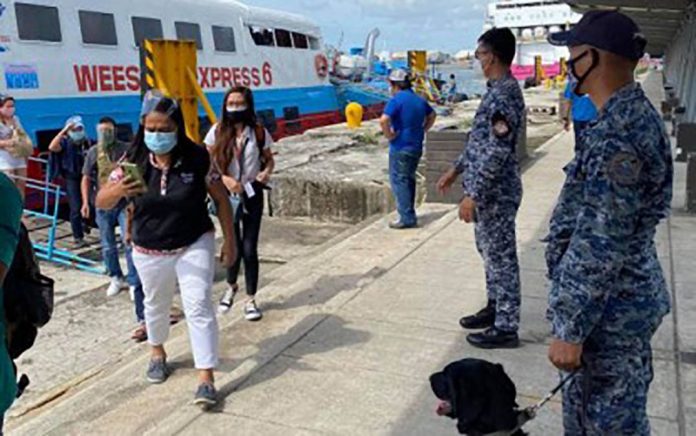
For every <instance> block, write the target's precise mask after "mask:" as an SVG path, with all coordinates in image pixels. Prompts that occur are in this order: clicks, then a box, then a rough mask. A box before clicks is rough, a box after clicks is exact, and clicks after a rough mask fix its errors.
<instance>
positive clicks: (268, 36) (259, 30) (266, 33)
mask: <svg viewBox="0 0 696 436" xmlns="http://www.w3.org/2000/svg"><path fill="white" fill-rule="evenodd" d="M249 31H250V32H251V38H252V39H253V40H254V43H256V45H268V46H274V45H275V43H274V42H273V31H272V30H271V29H266V28H264V27H260V26H249Z"/></svg>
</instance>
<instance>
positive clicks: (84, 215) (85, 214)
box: [80, 204, 89, 220]
mask: <svg viewBox="0 0 696 436" xmlns="http://www.w3.org/2000/svg"><path fill="white" fill-rule="evenodd" d="M80 214H81V215H82V218H84V219H86V220H88V219H89V205H88V204H83V205H82V208H80Z"/></svg>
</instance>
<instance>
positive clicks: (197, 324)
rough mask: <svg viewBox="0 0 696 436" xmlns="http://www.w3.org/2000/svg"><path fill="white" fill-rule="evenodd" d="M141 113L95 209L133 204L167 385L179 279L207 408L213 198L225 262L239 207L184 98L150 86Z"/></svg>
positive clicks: (136, 250)
mask: <svg viewBox="0 0 696 436" xmlns="http://www.w3.org/2000/svg"><path fill="white" fill-rule="evenodd" d="M141 115H142V124H141V126H140V129H139V131H138V134H137V135H136V137H135V139H134V141H133V144H132V145H131V147H130V149H129V150H128V153H127V154H126V161H127V162H124V163H121V166H120V168H118V169H116V170H114V172H113V173H112V174H111V177H110V181H109V182H108V183H107V185H106V186H104V187H103V188H102V189H101V190H100V191H99V193H98V194H97V199H96V206H97V207H98V208H101V209H111V208H113V207H115V206H116V205H117V204H118V202H119V201H120V200H121V199H122V198H128V199H129V200H130V202H131V203H132V226H131V227H132V228H130V229H129V231H130V237H131V240H132V243H133V262H134V264H135V267H136V269H137V270H138V273H139V275H140V279H141V281H142V284H143V291H144V293H145V323H146V325H147V334H148V341H149V342H150V345H151V346H152V357H151V360H150V364H149V366H148V369H147V379H148V380H149V381H150V382H151V383H162V382H164V381H165V380H166V379H167V377H168V375H169V373H170V370H169V367H168V366H167V354H166V352H165V350H164V343H165V341H166V340H167V337H168V335H169V309H170V307H171V305H172V299H173V297H174V293H175V288H176V285H177V282H178V283H179V287H180V289H181V299H182V301H183V305H184V312H185V313H186V321H187V324H188V328H189V336H190V339H191V347H192V348H193V360H194V364H195V366H196V368H197V369H198V380H199V385H198V390H197V391H196V396H195V400H194V402H195V403H196V404H200V405H202V406H205V407H207V406H210V405H213V404H215V403H216V401H217V398H216V397H217V393H216V391H215V387H214V377H213V370H214V368H215V367H216V366H217V364H218V324H217V319H216V316H215V310H214V304H213V300H212V285H213V278H214V273H215V237H214V226H213V222H212V221H211V219H210V217H209V215H208V210H207V206H206V197H207V195H208V194H210V196H211V197H212V198H213V200H214V201H215V202H216V205H217V209H218V211H219V212H218V216H219V218H220V221H221V223H222V230H223V233H224V243H223V247H222V254H221V258H222V261H223V265H225V266H228V265H232V263H233V262H234V260H235V257H236V253H235V243H234V235H233V234H232V231H233V230H232V229H233V226H232V211H231V208H230V204H229V201H228V199H227V193H226V192H225V187H224V186H223V184H222V182H221V181H220V177H219V175H218V174H217V173H215V172H214V171H210V157H209V156H208V153H207V152H206V150H205V149H204V148H203V147H201V146H199V145H197V144H195V143H194V142H193V141H191V140H190V139H189V138H188V137H187V136H186V131H185V124H184V117H183V114H182V112H181V109H180V107H179V105H178V104H177V102H176V101H175V100H173V99H171V98H168V97H164V96H162V95H161V94H159V93H157V92H152V91H151V92H149V93H148V94H147V95H146V96H145V99H144V101H143V110H142V113H141ZM130 164H135V165H134V166H133V165H130Z"/></svg>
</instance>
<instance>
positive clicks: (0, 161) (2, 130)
mask: <svg viewBox="0 0 696 436" xmlns="http://www.w3.org/2000/svg"><path fill="white" fill-rule="evenodd" d="M14 122H15V125H14V126H12V125H10V124H5V123H3V122H2V121H0V139H2V140H5V139H10V138H12V135H13V133H14V129H15V128H16V129H23V127H22V124H21V123H20V122H19V118H17V117H14ZM26 167H27V160H26V159H24V158H20V157H14V156H12V155H11V154H10V152H9V151H7V150H5V149H0V171H5V170H17V169H21V168H26Z"/></svg>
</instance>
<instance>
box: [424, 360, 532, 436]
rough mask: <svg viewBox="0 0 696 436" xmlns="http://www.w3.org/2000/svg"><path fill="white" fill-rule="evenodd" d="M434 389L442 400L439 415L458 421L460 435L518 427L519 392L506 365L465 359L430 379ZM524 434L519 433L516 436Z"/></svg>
mask: <svg viewBox="0 0 696 436" xmlns="http://www.w3.org/2000/svg"><path fill="white" fill-rule="evenodd" d="M430 386H431V387H432V389H433V392H434V393H435V396H436V397H437V398H439V399H440V404H439V405H438V408H437V413H438V415H442V416H448V417H450V418H452V419H456V420H457V430H459V433H460V434H468V435H486V434H490V433H496V432H505V431H513V430H514V429H515V428H516V427H517V426H518V416H519V415H520V411H519V410H518V408H517V403H516V402H515V398H516V397H517V391H516V389H515V385H514V384H513V382H512V380H510V377H508V376H507V374H505V371H504V370H503V366H502V365H499V364H493V363H490V362H486V361H485V360H480V359H463V360H460V361H458V362H453V363H450V364H449V365H447V366H446V367H445V369H443V370H442V372H438V373H435V374H433V375H432V376H430ZM524 434H525V433H524V432H522V431H521V430H517V431H516V432H515V433H513V436H523V435H524Z"/></svg>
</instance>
